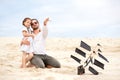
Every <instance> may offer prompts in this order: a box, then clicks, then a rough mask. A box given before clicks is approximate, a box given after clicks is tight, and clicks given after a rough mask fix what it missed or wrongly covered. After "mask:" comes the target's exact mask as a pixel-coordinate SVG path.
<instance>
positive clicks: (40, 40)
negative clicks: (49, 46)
mask: <svg viewBox="0 0 120 80" xmlns="http://www.w3.org/2000/svg"><path fill="white" fill-rule="evenodd" d="M47 34H48V29H47V26H43V29H42V31H41V32H39V33H38V34H37V35H36V36H35V37H34V39H33V51H34V54H46V51H45V39H46V37H47Z"/></svg>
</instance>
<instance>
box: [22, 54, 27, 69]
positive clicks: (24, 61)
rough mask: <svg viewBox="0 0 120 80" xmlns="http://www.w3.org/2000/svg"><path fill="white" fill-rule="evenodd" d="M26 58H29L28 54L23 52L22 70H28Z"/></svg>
mask: <svg viewBox="0 0 120 80" xmlns="http://www.w3.org/2000/svg"><path fill="white" fill-rule="evenodd" d="M26 56H27V53H25V52H23V55H22V65H21V68H26Z"/></svg>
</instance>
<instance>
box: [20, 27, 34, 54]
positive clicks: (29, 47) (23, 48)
mask: <svg viewBox="0 0 120 80" xmlns="http://www.w3.org/2000/svg"><path fill="white" fill-rule="evenodd" d="M23 30H25V31H27V32H28V30H27V28H23V29H22V31H23ZM29 33H30V32H29ZM25 39H27V40H28V41H29V42H30V45H25V44H22V45H21V47H20V50H21V51H24V52H26V53H33V45H32V42H33V39H32V37H23V40H25Z"/></svg>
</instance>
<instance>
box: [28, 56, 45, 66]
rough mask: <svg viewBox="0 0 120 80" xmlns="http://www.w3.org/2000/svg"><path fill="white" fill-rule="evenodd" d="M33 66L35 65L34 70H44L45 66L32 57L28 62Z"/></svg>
mask: <svg viewBox="0 0 120 80" xmlns="http://www.w3.org/2000/svg"><path fill="white" fill-rule="evenodd" d="M30 62H31V63H32V64H33V65H35V67H36V68H45V65H44V63H43V62H41V60H39V59H37V58H35V57H33V58H32V59H31V61H30Z"/></svg>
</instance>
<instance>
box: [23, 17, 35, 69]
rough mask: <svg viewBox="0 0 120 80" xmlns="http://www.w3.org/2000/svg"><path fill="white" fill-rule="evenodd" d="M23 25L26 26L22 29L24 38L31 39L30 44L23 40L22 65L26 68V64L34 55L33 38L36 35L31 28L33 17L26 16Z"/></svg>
mask: <svg viewBox="0 0 120 80" xmlns="http://www.w3.org/2000/svg"><path fill="white" fill-rule="evenodd" d="M23 25H24V26H25V27H24V29H23V30H22V34H23V36H24V37H23V40H27V41H29V44H28V45H25V44H23V41H22V42H21V51H22V52H23V55H22V65H21V68H26V64H27V62H28V61H30V60H31V59H32V57H33V49H32V38H33V37H34V35H33V34H32V30H31V28H30V26H31V19H30V18H25V19H24V20H23Z"/></svg>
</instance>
